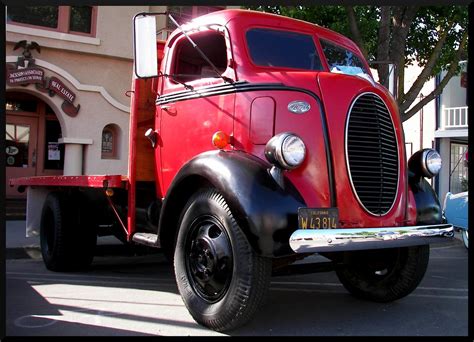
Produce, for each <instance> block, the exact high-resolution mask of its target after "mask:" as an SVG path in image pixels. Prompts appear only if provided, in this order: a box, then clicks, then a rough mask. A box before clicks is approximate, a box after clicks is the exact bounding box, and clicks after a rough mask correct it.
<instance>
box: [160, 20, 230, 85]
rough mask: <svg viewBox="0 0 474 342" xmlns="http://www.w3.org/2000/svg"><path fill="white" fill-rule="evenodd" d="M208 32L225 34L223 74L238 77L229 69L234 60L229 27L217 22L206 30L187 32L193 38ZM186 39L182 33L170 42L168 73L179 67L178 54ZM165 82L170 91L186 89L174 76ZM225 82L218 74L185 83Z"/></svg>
mask: <svg viewBox="0 0 474 342" xmlns="http://www.w3.org/2000/svg"><path fill="white" fill-rule="evenodd" d="M216 27H218V28H219V29H216ZM219 30H222V32H219ZM206 33H209V34H221V33H222V34H223V38H224V43H225V49H226V68H225V69H224V71H223V72H222V73H221V75H223V76H226V77H229V78H231V79H233V80H235V79H236V76H235V73H234V72H230V71H229V69H232V68H230V67H229V65H230V61H231V60H233V57H232V49H231V43H230V36H229V32H228V31H227V28H226V27H224V26H221V25H218V24H216V25H215V27H213V28H210V27H206V28H205V29H204V30H199V29H196V30H192V31H191V32H187V34H188V35H189V37H191V39H193V38H195V37H196V35H204V34H206ZM186 41H187V38H186V37H185V36H184V35H183V34H181V35H179V36H178V37H177V38H176V39H174V40H173V41H172V42H170V43H169V44H170V50H169V52H170V53H169V54H168V58H171V62H170V63H169V64H168V66H167V70H166V72H167V73H168V74H174V73H175V71H176V69H177V56H178V55H179V53H180V50H181V48H182V47H183V44H184V42H186ZM165 82H167V84H168V86H167V88H168V89H169V90H170V92H173V91H176V90H179V89H181V88H183V89H184V86H183V85H182V84H181V83H179V82H176V81H175V80H173V79H172V78H166V80H165ZM223 82H224V81H223V80H222V78H220V77H217V76H216V77H200V78H196V79H193V80H190V81H186V82H185V83H186V84H188V85H192V86H199V85H201V84H204V83H205V84H219V83H223Z"/></svg>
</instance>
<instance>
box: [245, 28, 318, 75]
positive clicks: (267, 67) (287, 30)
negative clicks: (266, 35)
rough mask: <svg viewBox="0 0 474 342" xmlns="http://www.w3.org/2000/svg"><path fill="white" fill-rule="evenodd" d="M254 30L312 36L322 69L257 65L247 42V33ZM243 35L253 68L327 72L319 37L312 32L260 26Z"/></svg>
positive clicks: (248, 57)
mask: <svg viewBox="0 0 474 342" xmlns="http://www.w3.org/2000/svg"><path fill="white" fill-rule="evenodd" d="M254 29H262V30H271V31H282V32H290V33H296V34H301V35H307V36H311V39H312V40H313V44H314V47H315V49H314V51H315V52H316V53H317V54H318V57H319V59H320V62H321V67H322V69H321V70H309V69H300V68H291V67H282V66H268V65H259V64H256V63H255V62H254V61H253V59H252V54H251V52H250V46H249V44H248V41H247V33H248V32H249V31H251V30H254ZM242 34H243V37H242V39H243V42H244V49H245V53H246V58H247V61H248V63H249V64H250V65H251V66H252V67H253V68H256V69H263V70H285V71H310V72H321V71H326V67H325V66H326V63H325V61H324V59H323V58H322V57H321V54H322V51H320V49H319V45H318V41H317V39H318V36H316V35H315V33H314V32H310V31H306V30H294V29H291V28H287V27H274V26H263V25H258V26H249V27H247V29H246V30H244V31H243V32H242Z"/></svg>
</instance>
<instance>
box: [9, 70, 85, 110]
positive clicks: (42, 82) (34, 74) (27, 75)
mask: <svg viewBox="0 0 474 342" xmlns="http://www.w3.org/2000/svg"><path fill="white" fill-rule="evenodd" d="M29 65H34V63H33V62H31V61H30V63H29ZM6 71H7V77H6V78H7V84H8V85H9V86H18V85H21V86H28V85H29V84H35V86H36V89H37V90H38V91H41V92H44V93H48V94H49V96H51V97H53V96H54V95H56V94H57V95H58V96H60V97H61V98H63V99H64V102H63V103H62V105H61V108H62V110H63V111H64V113H66V114H67V115H69V116H71V117H75V116H76V115H77V113H78V112H79V109H80V108H81V105H77V106H75V105H74V100H75V99H76V94H74V93H73V92H72V91H71V89H69V88H68V87H66V85H65V84H64V83H63V82H62V81H61V80H60V79H59V78H57V77H54V76H52V77H45V72H44V70H43V69H41V68H38V67H36V66H34V67H30V68H23V69H18V67H17V66H16V65H15V64H13V63H8V64H7V70H6Z"/></svg>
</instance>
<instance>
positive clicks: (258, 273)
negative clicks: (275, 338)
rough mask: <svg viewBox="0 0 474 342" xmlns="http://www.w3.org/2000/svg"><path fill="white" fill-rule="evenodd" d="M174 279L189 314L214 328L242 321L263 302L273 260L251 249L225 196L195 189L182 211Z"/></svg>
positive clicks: (248, 317)
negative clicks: (196, 191) (195, 191)
mask: <svg viewBox="0 0 474 342" xmlns="http://www.w3.org/2000/svg"><path fill="white" fill-rule="evenodd" d="M174 265H175V273H176V282H177V285H178V289H179V292H180V294H181V297H182V298H183V301H184V303H185V305H186V307H187V308H188V310H189V312H190V313H191V315H192V316H193V318H194V319H195V320H196V321H197V322H198V323H199V324H202V325H204V326H206V327H209V328H211V329H214V330H216V331H228V330H232V329H235V328H237V327H239V326H241V325H243V324H245V323H246V322H247V321H248V320H249V319H250V318H251V317H252V316H253V315H254V313H255V312H256V311H257V309H258V308H259V307H260V306H261V305H262V303H263V302H264V299H265V295H266V292H267V289H268V286H269V281H270V276H271V267H272V262H271V259H269V258H263V257H260V256H258V255H256V254H255V253H254V251H253V249H252V247H251V246H250V244H249V243H248V241H247V238H246V237H245V235H244V234H243V232H242V231H241V229H240V227H239V226H238V225H237V223H236V221H235V220H234V217H233V215H232V213H231V211H230V208H229V207H228V205H227V203H226V202H225V200H224V198H223V197H222V196H221V195H220V194H219V193H218V192H216V191H215V190H212V189H209V190H203V191H200V192H198V193H196V194H195V195H194V196H193V197H192V198H191V199H190V200H189V202H188V204H187V206H186V207H185V209H184V211H183V214H182V216H181V223H180V228H179V233H178V239H177V244H176V249H175V256H174Z"/></svg>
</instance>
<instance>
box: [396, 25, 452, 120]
mask: <svg viewBox="0 0 474 342" xmlns="http://www.w3.org/2000/svg"><path fill="white" fill-rule="evenodd" d="M450 28H451V25H449V26H448V28H446V29H445V30H443V32H442V33H441V35H440V37H439V39H438V41H437V42H436V45H435V47H434V49H433V52H432V53H431V56H430V58H429V59H428V62H427V63H426V65H425V67H424V68H423V70H422V71H421V73H420V75H418V77H417V78H416V81H415V82H414V83H413V85H412V86H411V87H410V90H408V92H407V93H406V94H405V95H404V96H403V98H402V99H401V100H402V102H401V103H400V104H399V106H400V111H401V112H404V111H405V110H406V109H408V108H409V107H410V106H411V104H412V103H413V101H415V99H416V97H417V95H418V93H419V92H420V90H421V88H423V85H424V84H425V82H426V81H427V80H428V78H429V77H430V76H431V72H432V70H433V68H434V66H435V65H436V62H437V60H438V58H439V56H440V55H441V50H442V49H443V46H444V43H445V42H446V37H447V36H448V31H449V29H450Z"/></svg>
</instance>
